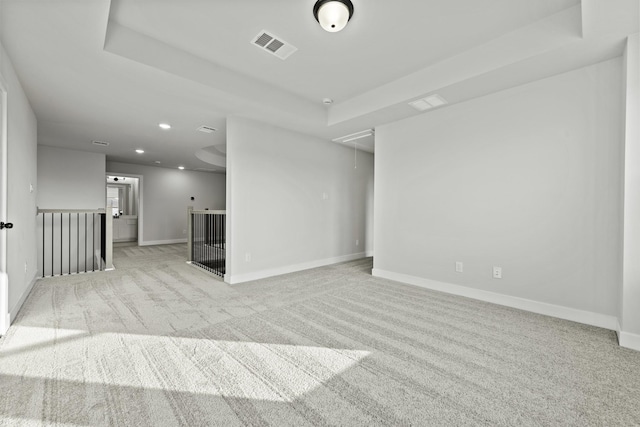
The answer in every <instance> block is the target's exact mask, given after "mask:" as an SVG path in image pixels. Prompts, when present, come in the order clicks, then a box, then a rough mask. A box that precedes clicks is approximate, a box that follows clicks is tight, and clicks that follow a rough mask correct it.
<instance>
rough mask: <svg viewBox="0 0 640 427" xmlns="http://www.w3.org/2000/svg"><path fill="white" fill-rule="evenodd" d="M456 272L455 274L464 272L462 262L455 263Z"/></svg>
mask: <svg viewBox="0 0 640 427" xmlns="http://www.w3.org/2000/svg"><path fill="white" fill-rule="evenodd" d="M456 272H457V273H462V272H464V265H463V264H462V261H456Z"/></svg>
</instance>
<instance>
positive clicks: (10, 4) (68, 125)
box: [0, 0, 639, 170]
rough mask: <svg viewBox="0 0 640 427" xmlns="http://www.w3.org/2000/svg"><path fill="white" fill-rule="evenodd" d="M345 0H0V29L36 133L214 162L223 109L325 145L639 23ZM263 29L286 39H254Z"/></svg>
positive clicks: (121, 153) (626, 6)
mask: <svg viewBox="0 0 640 427" xmlns="http://www.w3.org/2000/svg"><path fill="white" fill-rule="evenodd" d="M353 3H354V5H355V13H354V17H353V19H352V20H351V22H350V23H349V25H348V26H347V27H346V28H345V29H344V30H343V31H341V32H339V33H327V32H325V31H323V30H322V29H321V28H320V26H319V25H318V24H317V22H316V21H315V19H314V17H313V15H312V12H311V11H312V7H313V4H314V0H269V1H264V0H242V1H238V0H216V1H203V0H155V1H152V0H137V1H131V0H111V1H109V0H89V1H80V0H48V1H44V0H0V37H1V40H2V44H3V45H4V47H5V49H6V50H7V52H8V54H9V57H10V58H11V59H12V61H13V63H14V67H15V68H16V70H17V73H18V75H19V76H20V79H21V81H22V84H23V86H24V88H25V91H26V92H27V96H28V97H29V99H30V102H31V105H32V107H33V109H34V111H35V113H36V116H37V118H38V139H39V143H41V144H45V145H52V146H59V147H67V148H73V149H81V150H86V151H97V152H104V153H106V154H107V156H108V158H109V159H110V160H114V161H124V162H130V163H143V164H154V163H153V162H154V161H156V160H157V161H161V165H162V166H168V167H174V166H177V165H178V164H184V165H185V166H186V167H187V168H189V169H197V168H206V169H210V168H211V167H212V166H211V165H210V163H213V164H216V165H217V166H214V168H217V169H218V170H224V144H225V142H226V135H225V119H226V117H228V116H229V115H242V116H246V117H250V118H254V119H257V120H261V121H265V122H268V123H272V124H274V125H277V126H282V127H286V128H289V129H292V130H295V131H298V132H303V133H306V134H310V135H314V136H317V137H320V138H323V139H326V140H327V143H332V142H330V141H331V140H332V139H334V138H337V137H339V136H343V135H348V134H352V133H354V132H358V131H361V130H363V129H368V128H374V127H375V126H377V125H379V124H382V123H386V122H390V121H394V120H398V119H401V118H404V117H408V116H411V115H416V114H428V112H426V113H419V112H417V111H415V110H414V109H412V108H411V107H410V106H409V105H408V102H409V101H412V100H415V99H418V98H422V97H424V96H426V95H429V94H432V93H438V94H440V95H441V96H443V97H444V98H445V99H447V101H449V103H450V104H454V103H457V102H463V101H465V100H467V99H471V98H474V97H477V96H482V95H484V94H487V93H491V92H495V91H498V90H502V89H505V88H508V87H512V86H514V85H518V84H523V83H527V82H529V81H533V80H537V79H540V78H544V77H547V76H551V75H554V74H557V73H561V72H564V71H568V70H571V69H574V68H577V67H581V66H585V65H588V64H591V63H594V62H599V61H602V60H606V59H610V58H613V57H616V56H619V55H621V53H622V49H623V46H624V43H623V42H624V38H625V36H626V35H628V34H631V33H634V32H637V31H638V21H639V19H638V0H606V1H603V0H582V1H579V0H535V1H531V0H411V1H409V0H405V1H393V2H390V1H381V0H366V1H365V0H353ZM263 30H266V31H268V32H270V33H273V34H275V35H277V36H278V37H280V38H281V39H283V40H284V41H286V42H288V43H291V44H292V45H294V46H295V47H297V48H298V50H297V51H296V52H295V53H294V54H293V55H291V56H290V57H289V58H288V59H286V60H281V59H279V58H277V57H275V56H273V55H270V54H268V53H267V52H265V51H261V50H260V49H257V48H256V47H255V46H252V45H251V43H250V41H251V40H252V39H253V38H254V37H255V36H256V35H257V34H258V33H259V32H260V31H263ZM326 97H328V98H332V99H333V100H334V103H333V104H332V105H331V106H326V105H324V104H323V103H322V99H323V98H326ZM441 108H446V107H441ZM160 122H168V123H171V125H172V126H173V128H172V129H171V130H170V131H162V130H160V129H159V128H158V127H157V124H158V123H160ZM201 125H209V126H212V127H215V128H217V129H218V131H217V132H215V133H213V134H205V133H202V132H197V131H196V128H198V127H199V126H201ZM92 140H104V141H108V142H110V145H109V147H106V148H101V147H96V146H94V145H92V144H91V141H92ZM372 142H373V138H372V137H371V138H370V139H368V140H366V139H363V140H358V143H359V144H360V146H361V147H362V148H365V149H367V150H370V151H371V150H372V149H373V144H372ZM135 148H144V149H145V151H146V152H145V154H144V155H137V154H136V153H135V152H134V149H135Z"/></svg>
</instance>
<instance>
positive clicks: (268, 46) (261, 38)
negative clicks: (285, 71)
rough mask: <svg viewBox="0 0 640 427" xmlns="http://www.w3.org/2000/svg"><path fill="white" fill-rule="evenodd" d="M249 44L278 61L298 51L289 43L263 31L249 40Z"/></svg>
mask: <svg viewBox="0 0 640 427" xmlns="http://www.w3.org/2000/svg"><path fill="white" fill-rule="evenodd" d="M251 44H252V45H254V46H256V47H259V48H260V49H262V50H264V51H267V52H269V53H270V54H272V55H275V56H277V57H278V58H280V59H287V58H288V57H289V56H291V54H292V53H293V52H295V51H296V50H298V48H297V47H295V46H294V45H292V44H291V43H287V42H286V41H284V40H282V39H281V38H280V37H278V36H276V35H274V34H272V33H269V32H268V31H264V30H263V31H260V32H259V33H258V35H257V36H255V37H254V38H253V39H252V40H251Z"/></svg>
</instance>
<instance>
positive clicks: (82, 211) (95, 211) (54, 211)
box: [38, 208, 106, 214]
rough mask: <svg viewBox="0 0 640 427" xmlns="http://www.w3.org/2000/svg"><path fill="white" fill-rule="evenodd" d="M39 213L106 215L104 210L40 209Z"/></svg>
mask: <svg viewBox="0 0 640 427" xmlns="http://www.w3.org/2000/svg"><path fill="white" fill-rule="evenodd" d="M38 213H39V214H40V213H97V214H103V213H106V211H105V210H104V209H40V208H38Z"/></svg>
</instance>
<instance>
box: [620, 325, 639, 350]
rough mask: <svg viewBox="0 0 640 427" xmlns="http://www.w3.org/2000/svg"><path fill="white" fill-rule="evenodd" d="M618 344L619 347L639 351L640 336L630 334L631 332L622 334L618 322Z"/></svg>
mask: <svg viewBox="0 0 640 427" xmlns="http://www.w3.org/2000/svg"><path fill="white" fill-rule="evenodd" d="M616 332H617V333H618V344H620V347H625V348H630V349H631V350H637V351H640V334H632V333H631V332H624V331H623V330H622V327H621V326H620V323H619V322H618V329H617V330H616Z"/></svg>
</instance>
